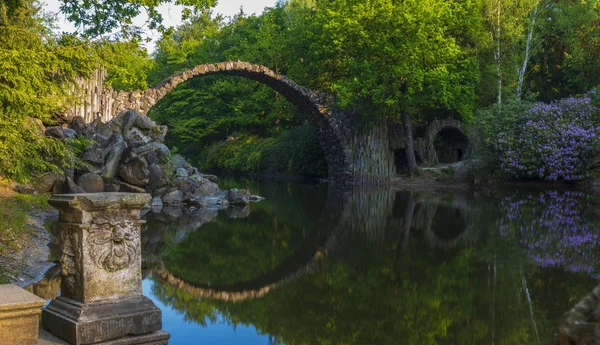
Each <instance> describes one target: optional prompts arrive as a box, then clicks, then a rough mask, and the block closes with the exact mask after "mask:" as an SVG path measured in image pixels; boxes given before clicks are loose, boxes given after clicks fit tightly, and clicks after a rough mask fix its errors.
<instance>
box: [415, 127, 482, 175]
mask: <svg viewBox="0 0 600 345" xmlns="http://www.w3.org/2000/svg"><path fill="white" fill-rule="evenodd" d="M469 130H470V128H469V127H468V126H465V125H464V124H463V123H462V122H461V121H460V120H458V119H455V118H453V117H448V118H445V119H435V120H433V121H432V122H431V123H429V125H427V127H426V128H425V134H424V137H423V140H422V141H421V142H418V143H417V145H415V146H417V150H418V153H419V154H420V155H421V157H423V163H424V164H426V165H428V166H434V165H437V164H439V163H453V162H456V161H461V160H464V159H466V158H469V157H470V156H471V153H472V152H471V151H472V144H471V142H470V141H469V136H468V132H469Z"/></svg>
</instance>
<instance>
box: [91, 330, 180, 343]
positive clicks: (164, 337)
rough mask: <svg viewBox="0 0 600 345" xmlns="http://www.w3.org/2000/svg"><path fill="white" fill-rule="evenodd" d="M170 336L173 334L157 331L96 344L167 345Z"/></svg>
mask: <svg viewBox="0 0 600 345" xmlns="http://www.w3.org/2000/svg"><path fill="white" fill-rule="evenodd" d="M170 338H171V334H169V333H168V332H165V331H156V332H152V333H149V334H143V335H133V336H127V337H124V338H120V339H116V340H111V341H106V342H103V343H97V344H94V345H167V344H169V339H170Z"/></svg>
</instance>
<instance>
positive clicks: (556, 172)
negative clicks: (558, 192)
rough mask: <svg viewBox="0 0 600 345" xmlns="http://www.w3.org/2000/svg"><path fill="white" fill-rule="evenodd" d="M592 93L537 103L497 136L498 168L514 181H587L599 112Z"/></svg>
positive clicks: (599, 118) (596, 134)
mask: <svg viewBox="0 0 600 345" xmlns="http://www.w3.org/2000/svg"><path fill="white" fill-rule="evenodd" d="M592 97H595V91H591V92H589V93H587V94H586V95H585V96H583V97H578V98H577V97H570V98H566V99H562V100H560V101H557V102H553V103H550V104H545V103H536V104H534V105H533V106H532V107H531V108H529V109H528V110H526V111H525V113H524V114H523V116H522V118H521V119H520V120H519V121H518V122H517V124H516V127H515V128H512V129H509V130H505V131H502V132H500V133H499V135H498V137H497V145H498V149H499V157H498V158H499V160H500V168H501V169H502V171H503V172H504V173H505V174H507V175H509V176H514V177H517V178H529V179H545V180H553V181H556V180H564V181H577V180H582V179H584V178H586V177H588V171H587V164H588V162H589V159H590V158H591V156H592V155H593V154H594V152H595V148H596V146H597V143H598V140H597V137H598V134H599V130H600V126H598V120H600V108H599V107H597V106H595V105H594V104H593V103H592Z"/></svg>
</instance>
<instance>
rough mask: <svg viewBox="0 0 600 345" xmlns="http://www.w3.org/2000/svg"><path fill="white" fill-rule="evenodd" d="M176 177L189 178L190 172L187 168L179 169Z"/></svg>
mask: <svg viewBox="0 0 600 345" xmlns="http://www.w3.org/2000/svg"><path fill="white" fill-rule="evenodd" d="M175 175H176V176H177V177H188V172H187V170H186V169H185V168H177V170H176V171H175Z"/></svg>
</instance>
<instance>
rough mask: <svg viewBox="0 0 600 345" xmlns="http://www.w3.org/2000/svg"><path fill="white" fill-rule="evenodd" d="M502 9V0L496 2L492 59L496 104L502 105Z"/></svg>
mask: <svg viewBox="0 0 600 345" xmlns="http://www.w3.org/2000/svg"><path fill="white" fill-rule="evenodd" d="M501 9H502V0H498V8H497V12H496V16H497V18H496V19H497V23H496V51H495V52H494V58H495V60H496V74H497V76H498V104H500V105H501V104H502V65H501V63H500V62H501V61H500V42H501V41H500V23H501V22H500V18H501V17H500V14H501V12H500V11H501Z"/></svg>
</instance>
